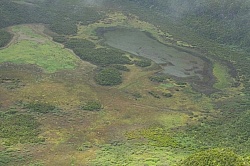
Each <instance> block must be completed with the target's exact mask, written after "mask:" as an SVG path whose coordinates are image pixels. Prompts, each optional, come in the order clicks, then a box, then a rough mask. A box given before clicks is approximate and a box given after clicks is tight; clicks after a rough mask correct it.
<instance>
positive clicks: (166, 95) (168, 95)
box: [162, 92, 173, 98]
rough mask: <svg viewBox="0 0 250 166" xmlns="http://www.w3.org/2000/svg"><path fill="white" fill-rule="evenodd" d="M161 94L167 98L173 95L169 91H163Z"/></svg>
mask: <svg viewBox="0 0 250 166" xmlns="http://www.w3.org/2000/svg"><path fill="white" fill-rule="evenodd" d="M162 96H164V97H167V98H169V97H172V96H173V95H172V94H171V93H165V92H163V93H162Z"/></svg>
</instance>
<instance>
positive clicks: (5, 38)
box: [0, 30, 12, 47]
mask: <svg viewBox="0 0 250 166" xmlns="http://www.w3.org/2000/svg"><path fill="white" fill-rule="evenodd" d="M0 36H1V38H0V47H4V46H6V45H7V44H8V43H9V42H10V40H11V37H12V36H11V34H10V33H9V32H7V31H4V30H0Z"/></svg>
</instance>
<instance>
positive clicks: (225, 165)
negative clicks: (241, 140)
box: [181, 148, 249, 166]
mask: <svg viewBox="0 0 250 166" xmlns="http://www.w3.org/2000/svg"><path fill="white" fill-rule="evenodd" d="M181 165H182V166H194V165H195V166H215V165H220V166H247V165H249V163H246V162H245V161H244V160H243V158H242V157H240V156H238V155H237V154H235V153H234V152H233V151H231V150H228V149H219V148H216V149H210V150H206V151H201V152H197V153H194V154H192V155H191V156H189V157H188V158H187V159H185V160H184V161H183V162H182V163H181Z"/></svg>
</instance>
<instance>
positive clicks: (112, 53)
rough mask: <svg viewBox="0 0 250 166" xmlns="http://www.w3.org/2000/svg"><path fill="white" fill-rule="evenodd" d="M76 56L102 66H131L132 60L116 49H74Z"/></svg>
mask: <svg viewBox="0 0 250 166" xmlns="http://www.w3.org/2000/svg"><path fill="white" fill-rule="evenodd" d="M74 52H75V54H76V55H78V56H79V57H80V58H81V59H82V60H86V61H89V62H91V63H93V64H96V65H100V66H107V65H110V64H130V59H129V58H128V57H126V56H123V53H122V52H120V51H118V50H115V49H107V48H98V49H88V48H85V49H78V48H77V49H74Z"/></svg>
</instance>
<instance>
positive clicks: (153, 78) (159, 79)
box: [149, 75, 167, 83]
mask: <svg viewBox="0 0 250 166" xmlns="http://www.w3.org/2000/svg"><path fill="white" fill-rule="evenodd" d="M149 79H150V81H152V82H158V83H162V82H164V81H165V80H166V79H167V77H166V76H161V75H160V76H150V77H149Z"/></svg>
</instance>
